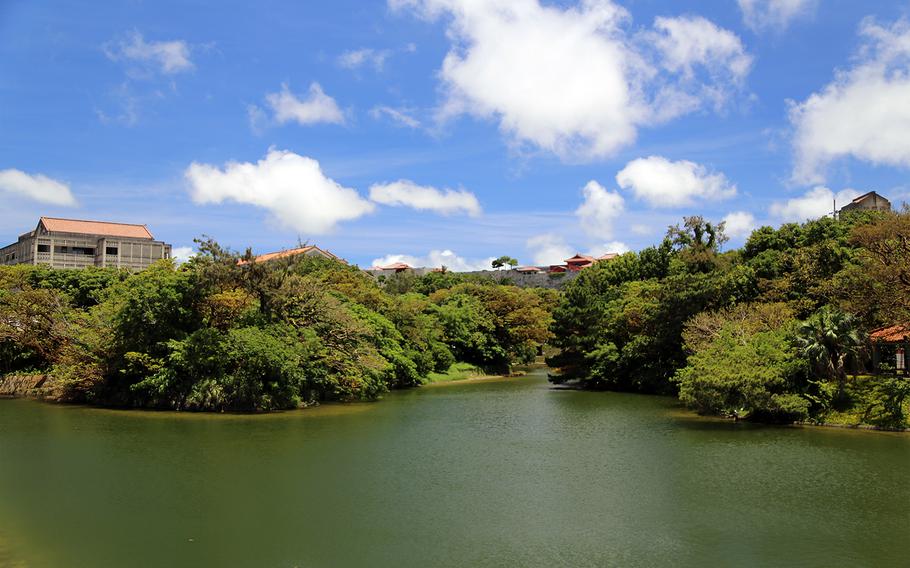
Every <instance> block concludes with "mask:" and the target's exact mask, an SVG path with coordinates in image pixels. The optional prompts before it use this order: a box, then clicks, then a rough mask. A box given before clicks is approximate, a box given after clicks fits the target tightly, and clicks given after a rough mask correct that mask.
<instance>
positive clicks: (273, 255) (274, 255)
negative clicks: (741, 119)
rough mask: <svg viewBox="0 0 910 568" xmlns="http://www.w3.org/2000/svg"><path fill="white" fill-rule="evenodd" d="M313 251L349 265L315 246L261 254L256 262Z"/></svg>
mask: <svg viewBox="0 0 910 568" xmlns="http://www.w3.org/2000/svg"><path fill="white" fill-rule="evenodd" d="M312 251H317V252H320V253H322V254H323V255H324V256H325V257H326V258H330V259H332V260H337V261H340V262H344V263H345V264H347V262H345V260H344V259H343V258H340V257H338V256H336V255H334V254H332V253H330V252H329V251H327V250H323V249H321V248H319V247H317V246H315V245H309V246H305V247H298V248H294V249H286V250H280V251H278V252H267V253H265V254H260V255H259V256H257V257H256V262H268V261H270V260H275V259H278V258H287V257H289V256H296V255H298V254H307V253H309V252H312ZM238 264H246V261H243V260H241V261H240V262H239V263H238Z"/></svg>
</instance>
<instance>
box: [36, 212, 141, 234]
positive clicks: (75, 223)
mask: <svg viewBox="0 0 910 568" xmlns="http://www.w3.org/2000/svg"><path fill="white" fill-rule="evenodd" d="M41 224H42V225H44V228H45V229H47V230H48V231H51V232H54V233H79V234H88V235H103V236H105V237H126V238H131V239H148V240H154V239H155V237H153V236H152V233H150V232H149V230H148V228H147V227H146V226H145V225H134V224H130V223H109V222H106V221H83V220H79V219H58V218H56V217H42V218H41Z"/></svg>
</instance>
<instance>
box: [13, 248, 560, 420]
mask: <svg viewBox="0 0 910 568" xmlns="http://www.w3.org/2000/svg"><path fill="white" fill-rule="evenodd" d="M554 294H555V293H554V292H543V291H535V290H522V289H519V288H516V287H513V286H508V285H499V284H495V283H493V282H491V281H485V282H484V283H483V284H479V283H467V282H461V281H459V280H453V279H451V278H448V277H447V275H446V274H438V275H436V274H434V275H430V276H427V277H424V278H414V279H412V281H409V283H408V286H406V287H405V286H398V287H395V286H387V287H386V288H385V289H384V288H382V287H381V286H380V285H378V284H377V282H376V281H375V280H374V279H373V278H372V277H370V276H368V275H367V274H366V273H364V272H361V271H360V270H359V269H357V268H356V267H351V266H347V265H345V264H343V263H341V262H337V261H333V260H327V259H323V258H314V257H306V256H298V257H292V258H286V259H279V260H273V261H269V262H255V261H254V260H253V257H252V255H251V254H249V253H247V254H246V255H244V256H240V255H237V254H234V253H231V252H230V251H227V250H225V249H223V248H221V247H220V246H218V244H217V243H214V242H211V241H206V242H201V243H200V254H199V255H197V256H196V257H194V258H193V259H192V260H191V261H189V262H187V263H186V264H184V265H182V266H180V267H177V266H175V265H173V264H172V263H170V262H165V261H162V262H159V263H157V264H155V265H153V266H152V267H150V268H148V269H146V270H144V271H141V272H138V273H135V274H131V273H128V272H117V271H97V270H85V271H53V270H49V269H47V268H44V267H33V266H17V267H0V372H18V371H23V370H41V371H43V372H47V373H49V374H50V375H51V377H52V378H53V379H54V383H55V384H57V385H58V386H59V387H60V388H61V389H62V391H63V393H64V397H65V398H68V399H72V400H85V401H88V402H93V403H99V404H114V405H125V406H137V407H156V408H173V409H187V410H238V411H257V410H272V409H281V408H293V407H296V406H300V405H304V404H309V403H312V402H316V401H324V400H356V399H365V400H368V399H374V398H376V397H378V396H380V395H381V394H382V393H384V392H386V391H387V390H389V389H393V388H404V387H410V386H415V385H419V384H421V383H422V382H423V381H424V380H425V379H426V377H427V376H428V375H430V374H431V373H445V372H447V370H448V369H449V368H450V367H451V366H452V365H453V363H455V362H456V360H459V361H463V362H465V363H470V364H472V365H474V366H476V367H479V368H481V369H484V370H489V371H504V370H508V369H509V368H510V366H511V365H513V364H515V363H518V362H527V361H529V360H530V359H532V358H533V356H534V355H535V354H537V353H538V351H539V350H540V349H541V348H542V345H543V344H544V343H545V342H546V341H547V339H548V338H549V326H550V323H551V316H550V309H551V307H552V305H553V304H554V303H555V301H554V298H553V295H554Z"/></svg>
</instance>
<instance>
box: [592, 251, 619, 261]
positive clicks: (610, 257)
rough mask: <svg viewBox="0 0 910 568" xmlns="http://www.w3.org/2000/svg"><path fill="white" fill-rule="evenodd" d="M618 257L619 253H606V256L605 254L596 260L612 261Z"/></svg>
mask: <svg viewBox="0 0 910 568" xmlns="http://www.w3.org/2000/svg"><path fill="white" fill-rule="evenodd" d="M618 257H619V253H617V252H608V253H607V254H605V255H603V256H598V257H597V260H613V259H614V258H618Z"/></svg>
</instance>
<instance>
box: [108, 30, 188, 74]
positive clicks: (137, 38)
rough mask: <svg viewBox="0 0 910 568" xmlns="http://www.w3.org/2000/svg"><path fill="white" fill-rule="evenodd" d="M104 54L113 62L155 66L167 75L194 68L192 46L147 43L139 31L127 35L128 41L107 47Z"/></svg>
mask: <svg viewBox="0 0 910 568" xmlns="http://www.w3.org/2000/svg"><path fill="white" fill-rule="evenodd" d="M104 53H105V55H107V57H108V58H109V59H110V60H112V61H122V60H125V61H132V62H135V63H141V64H143V65H149V66H153V67H155V68H156V69H157V70H158V71H160V72H161V73H164V74H166V75H172V74H174V73H180V72H182V71H189V70H190V69H192V68H193V62H192V61H191V60H190V46H189V45H188V44H187V43H186V42H185V41H183V40H172V41H145V38H143V37H142V34H140V33H139V32H137V31H133V32H131V33H129V34H127V37H126V39H123V40H120V41H117V42H113V43H109V44H107V45H105V46H104Z"/></svg>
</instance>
